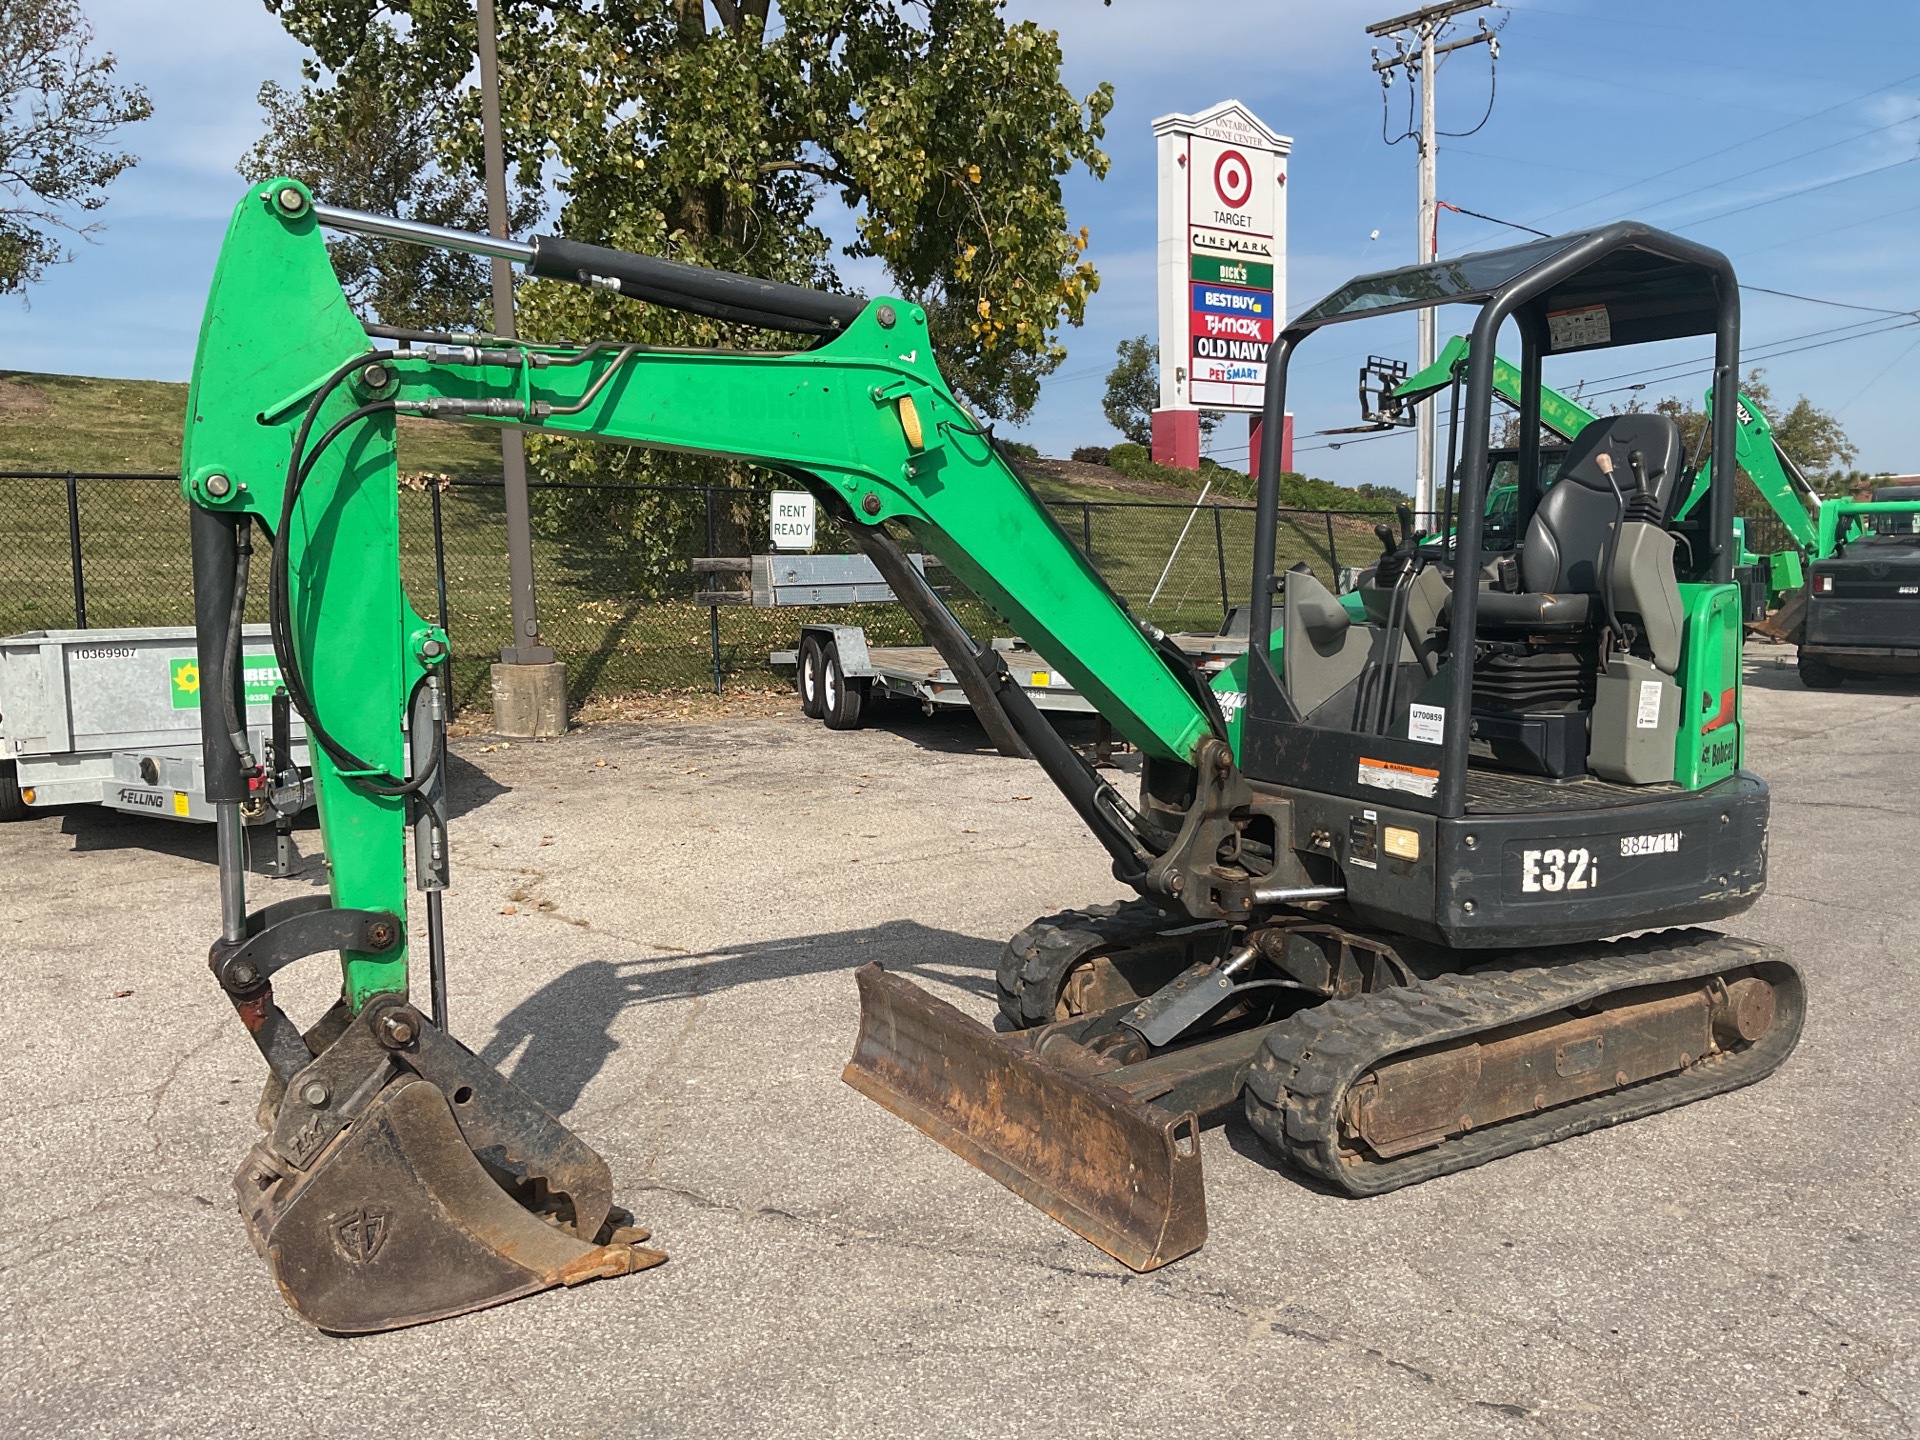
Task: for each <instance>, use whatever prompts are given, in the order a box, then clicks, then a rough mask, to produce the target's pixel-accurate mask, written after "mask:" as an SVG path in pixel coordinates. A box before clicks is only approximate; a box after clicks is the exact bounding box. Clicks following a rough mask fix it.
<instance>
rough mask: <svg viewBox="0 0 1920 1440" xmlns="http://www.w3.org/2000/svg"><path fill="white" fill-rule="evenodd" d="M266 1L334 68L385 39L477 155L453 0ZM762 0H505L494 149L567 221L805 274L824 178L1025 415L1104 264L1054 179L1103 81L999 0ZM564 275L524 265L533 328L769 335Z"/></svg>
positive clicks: (406, 74) (1083, 155)
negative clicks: (527, 171)
mask: <svg viewBox="0 0 1920 1440" xmlns="http://www.w3.org/2000/svg"><path fill="white" fill-rule="evenodd" d="M267 3H268V6H269V8H270V9H272V10H273V11H274V12H275V13H276V14H277V15H278V16H279V17H280V19H281V21H282V23H283V24H285V25H286V27H287V29H288V31H289V32H290V33H291V34H292V35H293V36H294V37H295V38H296V39H298V40H300V41H301V42H302V43H304V44H306V45H308V46H309V47H310V48H311V49H312V50H313V51H314V53H315V56H316V59H317V63H318V65H319V67H321V69H322V70H323V71H324V72H327V73H330V74H332V75H334V76H336V77H337V76H339V75H341V74H343V73H346V72H348V71H350V70H351V69H352V68H353V67H354V65H355V63H356V60H357V58H358V57H360V56H361V55H362V54H363V52H365V51H367V49H368V48H369V47H370V46H378V47H379V48H380V50H381V52H382V62H381V74H382V75H383V78H384V79H385V81H386V83H388V84H390V85H392V86H393V87H394V88H395V89H396V90H398V91H399V92H400V93H401V94H403V95H405V96H408V97H412V99H413V100H414V101H415V102H417V103H418V104H419V105H420V106H421V108H422V113H423V115H424V116H425V117H426V120H427V122H428V123H429V124H430V125H431V126H432V127H433V130H434V133H435V134H436V135H437V136H438V137H439V143H440V146H441V151H442V163H443V164H444V165H445V166H446V168H447V169H448V170H449V171H450V172H451V173H454V174H459V175H464V176H468V177H471V176H473V175H476V174H477V173H478V169H479V163H478V162H479V155H480V130H479V117H478V110H479V105H478V95H477V91H476V89H475V87H474V85H473V83H472V76H473V73H474V46H475V32H474V17H473V7H472V6H471V4H470V3H467V0H267ZM770 8H771V7H770V0H715V3H713V5H712V6H711V9H712V12H713V14H714V16H715V17H716V23H714V24H711V25H710V24H709V23H708V9H709V7H708V6H707V5H706V4H704V3H702V0H651V3H647V0H623V3H617V4H616V3H607V4H600V5H583V4H580V3H578V0H501V3H500V5H499V48H500V62H501V92H502V93H501V101H502V115H503V128H504V131H505V137H506V142H507V148H508V152H509V154H510V155H511V156H512V157H514V159H515V160H516V162H517V163H518V164H520V165H521V166H522V167H533V168H537V169H539V170H540V171H541V172H542V173H544V174H545V176H546V178H547V179H548V181H549V183H550V184H551V186H552V188H553V189H554V190H555V191H556V192H557V194H558V195H559V197H560V200H561V213H560V217H559V219H560V224H559V227H558V228H559V229H560V231H561V232H562V233H564V234H566V235H568V236H569V237H571V238H574V239H580V240H588V241H594V242H597V243H602V244H609V245H614V246H618V247H621V248H625V249H630V250H637V251H642V252H645V253H649V254H656V255H665V256H670V257H672V258H676V259H682V260H689V261H693V262H695V263H699V264H707V265H714V266H718V267H721V268H724V269H731V270H739V271H743V272H745V273H748V274H754V275H762V276H765V277H767V278H771V279H781V280H791V281H798V282H801V283H810V284H816V285H824V286H834V285H836V283H837V277H836V275H835V272H834V268H833V264H832V259H831V251H832V249H833V246H832V243H831V241H830V240H829V238H828V235H827V232H826V229H825V228H824V226H823V223H822V218H821V217H820V216H818V215H817V214H816V211H817V208H818V206H819V203H820V201H821V200H822V198H823V197H827V196H837V197H838V199H839V200H840V201H841V202H843V203H844V205H845V206H846V207H847V209H848V210H849V211H851V213H852V218H853V229H854V238H853V240H852V242H851V243H850V244H849V245H847V246H845V247H844V249H845V252H846V253H847V254H849V255H852V256H855V257H877V258H878V259H879V260H880V261H882V262H883V264H884V266H885V268H886V270H887V272H888V275H889V278H890V280H891V281H892V283H893V284H894V285H895V286H897V287H898V288H899V290H900V291H901V292H902V293H904V294H905V295H906V296H907V298H909V299H912V300H914V301H916V302H918V303H920V304H922V305H924V306H926V308H927V310H928V313H929V318H930V320H931V322H932V333H933V340H934V344H935V348H936V350H937V352H938V353H939V355H940V356H941V359H942V361H943V363H944V364H945V365H946V366H947V367H948V370H947V374H948V379H949V381H950V383H952V385H953V386H954V389H955V390H956V391H957V392H958V393H959V394H960V395H961V397H962V398H963V399H964V400H966V401H967V402H968V404H969V405H970V406H972V408H973V409H974V410H975V411H976V412H978V413H979V414H981V415H983V416H985V417H987V418H992V419H1000V418H1005V419H1009V420H1019V419H1021V418H1023V417H1024V416H1025V415H1026V414H1027V413H1028V412H1029V411H1030V410H1031V408H1032V406H1033V403H1034V401H1035V400H1036V399H1037V398H1038V395H1039V385H1040V381H1041V379H1042V377H1043V376H1045V375H1046V374H1047V373H1049V372H1050V371H1052V370H1053V369H1054V368H1055V367H1057V366H1058V364H1059V363H1060V361H1061V360H1062V359H1063V358H1064V356H1065V350H1064V348H1063V347H1062V346H1061V345H1060V343H1059V341H1058V338H1057V334H1058V331H1059V328H1060V326H1061V325H1062V324H1063V323H1066V324H1078V323H1080V321H1081V319H1082V317H1083V316H1084V313H1085V308H1086V302H1087V298H1088V296H1089V295H1090V294H1091V293H1092V292H1093V291H1094V290H1095V289H1096V288H1097V287H1098V284H1099V277H1098V275H1097V274H1096V272H1095V271H1094V268H1093V266H1092V265H1091V264H1090V263H1088V262H1087V260H1086V259H1085V257H1084V251H1085V249H1086V246H1087V235H1086V232H1085V231H1084V230H1079V231H1075V230H1073V229H1071V228H1070V227H1069V226H1068V224H1067V216H1066V209H1065V204H1064V202H1063V200H1062V197H1061V191H1060V182H1061V178H1062V177H1063V176H1065V175H1066V174H1067V173H1068V172H1069V171H1071V170H1072V169H1074V168H1075V167H1076V166H1080V167H1084V168H1085V169H1086V170H1087V171H1089V172H1090V173H1092V174H1094V175H1096V176H1099V175H1104V174H1105V173H1106V170H1107V157H1106V155H1105V154H1104V153H1103V152H1102V151H1101V150H1100V149H1099V146H1098V142H1099V140H1100V138H1101V135H1102V133H1103V124H1104V120H1105V117H1106V115H1107V112H1108V110H1109V109H1110V108H1111V106H1112V91H1111V88H1110V87H1108V86H1105V85H1103V86H1101V87H1100V88H1099V89H1097V90H1096V91H1095V92H1094V93H1093V94H1092V95H1090V96H1088V97H1086V99H1085V100H1084V101H1080V100H1076V99H1075V97H1074V96H1073V95H1071V94H1070V93H1069V92H1068V91H1067V90H1066V89H1065V87H1064V86H1063V85H1062V84H1061V82H1060V65H1061V55H1060V46H1059V40H1058V37H1057V36H1056V35H1055V34H1054V33H1053V32H1051V31H1047V30H1042V29H1041V28H1040V27H1038V26H1036V25H1034V24H1032V23H1030V22H1025V21H1022V22H1015V23H1009V22H1008V21H1007V20H1006V19H1005V18H1004V16H1003V15H1002V13H1001V7H1000V5H999V4H998V3H997V0H925V3H920V4H911V5H903V4H897V3H895V0H789V3H787V4H784V5H783V6H782V7H781V10H780V15H779V20H778V23H777V24H769V11H770ZM556 288H558V287H553V286H546V285H539V284H535V285H531V286H528V287H527V291H528V293H527V296H526V316H525V320H524V322H523V323H524V326H525V328H526V329H527V331H528V332H529V333H532V334H542V333H544V334H551V335H560V334H569V335H579V334H585V333H594V334H598V335H607V336H610V337H611V338H632V339H638V340H651V341H658V342H666V343H678V344H689V343H690V344H710V343H715V342H717V341H722V340H724V341H727V342H729V343H741V342H743V341H745V342H748V343H751V342H753V341H756V340H760V341H765V340H766V339H768V338H769V337H761V336H753V335H742V334H740V333H739V332H738V331H737V330H730V329H728V328H727V327H722V326H715V325H712V324H709V323H707V322H704V321H699V320H692V319H689V318H688V317H685V316H681V315H678V314H674V313H667V314H660V313H644V312H641V311H639V310H637V309H636V307H633V306H631V305H621V306H618V307H615V306H613V305H611V304H610V303H609V302H607V301H605V300H597V299H596V298H595V297H592V296H582V295H579V294H571V293H570V294H564V295H560V294H552V293H542V292H551V291H553V290H555V289H556ZM590 321H591V322H593V323H591V324H589V323H588V322H590ZM776 343H791V342H790V341H788V340H784V339H782V340H780V341H778V342H776Z"/></svg>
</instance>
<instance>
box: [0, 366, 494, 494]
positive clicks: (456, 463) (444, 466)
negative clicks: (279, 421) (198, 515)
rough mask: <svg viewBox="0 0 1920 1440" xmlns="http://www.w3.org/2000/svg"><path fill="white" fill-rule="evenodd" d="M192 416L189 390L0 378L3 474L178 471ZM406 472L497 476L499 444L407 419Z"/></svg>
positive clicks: (403, 432) (74, 379)
mask: <svg viewBox="0 0 1920 1440" xmlns="http://www.w3.org/2000/svg"><path fill="white" fill-rule="evenodd" d="M186 412H187V387H186V386H185V385H171V384H168V383H166V382H165V381H161V380H100V379H95V378H92V377H90V376H85V375H33V374H28V373H25V372H22V371H0V470H63V471H64V470H82V471H86V470H91V471H111V470H152V471H171V470H177V469H178V468H179V466H180V434H181V430H182V428H183V426H184V421H185V417H186ZM400 465H401V468H402V469H405V470H430V471H435V472H438V473H443V474H453V475H497V474H498V473H499V472H500V447H499V442H498V441H497V440H496V439H495V438H494V437H493V435H492V434H491V433H489V432H486V431H482V430H478V429H469V428H467V427H464V426H460V425H453V424H449V423H447V422H445V421H438V420H417V419H413V418H411V417H408V418H403V419H402V420H401V421H400Z"/></svg>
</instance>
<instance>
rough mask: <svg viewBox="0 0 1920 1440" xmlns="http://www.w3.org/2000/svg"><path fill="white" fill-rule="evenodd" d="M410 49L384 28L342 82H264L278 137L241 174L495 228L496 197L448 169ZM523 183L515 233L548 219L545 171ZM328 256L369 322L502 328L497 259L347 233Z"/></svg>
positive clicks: (354, 203) (334, 236)
mask: <svg viewBox="0 0 1920 1440" xmlns="http://www.w3.org/2000/svg"><path fill="white" fill-rule="evenodd" d="M398 49H399V47H398V45H397V43H396V41H395V39H394V36H393V34H392V32H391V31H389V30H387V29H385V28H384V27H376V28H374V29H372V30H370V31H369V32H368V34H367V38H366V41H365V43H364V44H363V45H362V46H361V47H360V49H358V50H357V51H355V52H354V54H353V56H352V58H351V59H350V60H349V61H348V62H347V64H346V65H345V66H344V67H343V68H342V69H341V70H340V71H339V72H338V73H337V74H336V75H335V76H334V77H333V78H332V81H331V82H330V83H328V84H325V85H322V84H320V83H318V77H317V75H315V74H311V73H310V75H309V78H308V80H307V83H305V84H304V85H302V86H301V88H300V89H299V90H298V91H290V90H287V89H286V88H284V87H283V86H281V85H278V84H275V83H274V82H272V81H268V82H267V83H266V84H265V85H263V86H261V87H260V95H259V100H260V108H261V110H262V112H263V114H264V119H265V122H266V131H265V133H264V134H263V135H262V136H261V138H260V139H259V141H257V142H256V143H255V144H254V146H253V148H252V149H251V150H249V151H248V152H247V153H246V155H245V156H243V157H242V158H241V161H240V164H239V167H238V168H239V170H240V173H241V174H242V175H243V176H245V177H246V178H247V179H248V180H249V181H261V180H269V179H272V178H273V177H274V176H276V175H291V176H293V177H294V178H295V179H297V180H304V181H306V182H307V184H308V185H309V186H310V187H311V188H312V189H313V191H314V193H315V194H316V195H318V196H319V197H320V198H321V199H323V200H325V201H326V202H327V203H329V204H332V205H341V206H345V207H346V208H348V209H350V210H368V211H372V212H373V213H375V214H378V215H397V216H400V217H401V218H403V219H408V220H420V221H425V222H426V223H428V224H431V225H444V226H447V227H449V228H451V229H455V230H481V231H484V230H485V229H486V228H487V212H486V201H485V193H484V191H483V190H482V188H481V187H480V186H479V185H477V184H475V183H473V180H472V178H471V177H469V176H467V175H464V174H460V173H457V172H450V171H449V170H448V169H447V168H446V167H445V166H443V165H442V164H441V159H440V144H439V142H440V136H439V134H438V132H437V129H436V126H435V121H434V116H433V112H432V108H431V106H430V105H429V104H428V103H426V100H425V98H424V97H422V96H421V95H420V94H418V93H417V91H414V90H411V89H409V88H408V87H407V85H406V84H405V77H404V74H403V73H402V72H401V70H400V67H399V66H398V65H397V64H396V63H395V62H396V60H397V59H398V54H397V52H398ZM396 77H398V78H396ZM514 178H515V180H516V182H517V183H515V184H514V185H513V186H511V187H510V189H509V197H510V202H509V209H510V212H511V213H510V216H509V228H511V229H512V230H513V231H515V232H516V233H519V232H522V231H525V230H526V229H528V228H529V227H531V226H532V225H533V224H534V223H535V222H536V221H537V220H538V218H539V214H540V189H539V176H538V174H537V173H531V172H527V173H522V174H520V175H517V176H515V177H514ZM327 251H328V254H329V256H330V257H331V258H332V260H333V268H334V270H335V272H336V273H337V274H338V275H339V277H340V284H341V287H342V288H343V289H344V290H345V291H346V292H347V298H348V299H349V300H350V301H351V302H352V303H353V306H354V308H355V309H356V310H358V311H359V312H360V313H361V314H363V315H366V316H369V317H370V318H373V319H376V320H379V321H382V322H384V323H385V324H388V325H402V326H412V327H416V328H420V329H427V330H468V329H474V328H484V327H486V326H488V325H490V324H491V322H492V308H493V307H492V296H491V292H490V288H489V285H488V280H487V268H486V262H485V261H483V260H481V259H480V258H479V257H477V256H473V255H463V254H456V253H455V252H453V251H448V250H435V249H431V248H429V247H427V246H423V245H408V244H403V243H402V242H400V241H396V240H379V239H375V238H373V237H371V236H366V235H353V234H344V233H330V234H329V235H328V237H327Z"/></svg>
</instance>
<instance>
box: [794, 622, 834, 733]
mask: <svg viewBox="0 0 1920 1440" xmlns="http://www.w3.org/2000/svg"><path fill="white" fill-rule="evenodd" d="M825 668H826V656H825V655H824V654H823V653H822V650H821V646H820V642H819V641H818V640H817V639H815V638H814V637H813V636H811V635H803V636H801V637H800V659H799V663H798V664H797V665H796V666H795V667H794V671H793V688H794V689H795V690H797V691H799V692H800V713H801V714H802V715H804V716H806V717H807V719H809V720H818V719H819V718H820V717H821V716H822V715H824V714H826V706H825V704H824V703H823V702H822V700H821V693H822V691H823V689H824V688H825V687H824V681H825V677H824V676H823V674H822V673H821V672H822V671H824V670H825Z"/></svg>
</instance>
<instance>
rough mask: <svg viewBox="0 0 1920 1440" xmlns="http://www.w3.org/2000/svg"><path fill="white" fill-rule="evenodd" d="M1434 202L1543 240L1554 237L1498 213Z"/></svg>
mask: <svg viewBox="0 0 1920 1440" xmlns="http://www.w3.org/2000/svg"><path fill="white" fill-rule="evenodd" d="M1434 204H1435V205H1436V206H1438V207H1439V208H1440V209H1442V210H1451V211H1453V213H1454V214H1456V215H1471V216H1472V217H1473V218H1474V219H1476V220H1485V221H1486V222H1487V223H1488V224H1491V225H1504V226H1506V227H1507V228H1508V229H1509V230H1524V231H1526V232H1527V234H1529V235H1538V236H1539V237H1540V238H1541V239H1542V240H1551V239H1552V238H1553V237H1552V236H1551V235H1549V234H1548V233H1547V232H1546V231H1544V230H1536V229H1534V228H1533V227H1532V226H1531V225H1521V224H1518V223H1516V222H1515V221H1512V220H1502V219H1500V218H1499V217H1498V216H1497V215H1482V214H1481V213H1480V212H1479V211H1478V210H1469V209H1467V207H1466V206H1464V205H1455V204H1453V203H1452V202H1451V201H1447V200H1436V201H1435V202H1434Z"/></svg>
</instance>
